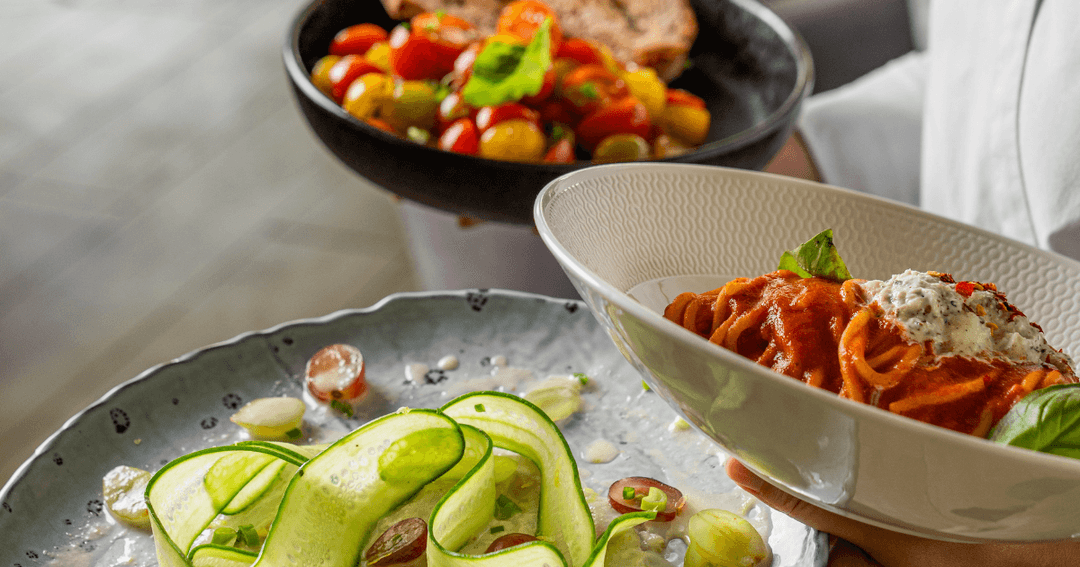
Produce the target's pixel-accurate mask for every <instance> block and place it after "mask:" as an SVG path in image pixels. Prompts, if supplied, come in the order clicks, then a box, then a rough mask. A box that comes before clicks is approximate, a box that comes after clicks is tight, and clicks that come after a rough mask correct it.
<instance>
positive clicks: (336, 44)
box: [330, 24, 389, 55]
mask: <svg viewBox="0 0 1080 567" xmlns="http://www.w3.org/2000/svg"><path fill="white" fill-rule="evenodd" d="M387 37H389V34H387V33H386V30H384V29H382V28H381V27H379V26H377V25H375V24H357V25H355V26H349V27H347V28H345V29H343V30H341V31H339V32H337V35H335V36H334V39H333V41H331V42H330V54H331V55H350V54H355V55H363V54H365V53H367V50H368V49H371V46H372V45H375V44H376V43H379V42H380V41H386V38H387Z"/></svg>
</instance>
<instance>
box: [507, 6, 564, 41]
mask: <svg viewBox="0 0 1080 567" xmlns="http://www.w3.org/2000/svg"><path fill="white" fill-rule="evenodd" d="M547 18H551V53H552V54H554V53H556V52H557V51H558V49H559V45H560V44H561V43H562V40H563V39H562V38H563V35H562V28H561V27H560V26H559V18H558V16H556V15H555V12H554V11H553V10H552V9H551V8H549V7H548V6H547V4H544V3H543V2H539V1H538V0H517V1H515V2H511V3H509V4H507V5H506V7H505V8H503V9H502V12H500V13H499V21H498V23H496V30H497V31H498V33H505V34H509V35H513V36H517V37H520V38H521V39H523V40H525V41H526V42H528V41H531V40H532V38H533V36H534V35H536V30H537V29H538V28H539V27H540V24H542V23H544V20H545V19H547Z"/></svg>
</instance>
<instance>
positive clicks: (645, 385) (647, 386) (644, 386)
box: [641, 380, 652, 392]
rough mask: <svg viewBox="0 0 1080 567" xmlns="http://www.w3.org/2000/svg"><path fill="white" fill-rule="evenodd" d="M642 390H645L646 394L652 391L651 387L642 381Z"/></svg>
mask: <svg viewBox="0 0 1080 567" xmlns="http://www.w3.org/2000/svg"><path fill="white" fill-rule="evenodd" d="M641 388H642V389H643V390H645V391H646V392H648V391H649V390H652V388H650V387H649V385H648V384H646V383H645V381H644V380H642V381H641Z"/></svg>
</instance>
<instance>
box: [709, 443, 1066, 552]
mask: <svg viewBox="0 0 1080 567" xmlns="http://www.w3.org/2000/svg"><path fill="white" fill-rule="evenodd" d="M725 469H726V471H727V474H728V476H729V477H731V480H733V481H735V483H736V484H738V485H739V486H741V487H742V488H743V490H746V491H747V492H749V493H750V494H753V495H754V496H756V497H757V498H758V499H759V500H761V501H762V502H764V503H765V504H767V505H768V506H770V507H772V508H773V509H775V510H778V511H780V512H783V513H784V514H787V515H788V516H791V517H792V518H794V519H796V520H798V521H800V522H802V523H804V524H806V525H808V526H810V527H812V528H816V529H818V530H820V531H823V532H826V533H829V534H832V535H833V536H835V537H834V538H833V539H832V540H830V541H831V542H832V546H831V547H832V549H831V552H830V554H829V567H946V566H948V567H998V566H1009V567H1029V566H1030V567H1043V566H1047V565H1080V541H1072V540H1066V541H1052V542H1040V543H986V544H971V543H952V542H944V541H938V540H932V539H926V538H921V537H917V536H912V535H907V534H902V533H898V532H893V531H890V530H887V529H884V528H879V527H876V526H871V525H868V524H864V523H862V522H859V521H857V520H852V519H850V518H845V517H843V516H840V515H838V514H833V513H832V512H828V511H826V510H823V509H821V508H818V507H817V506H814V505H812V504H809V503H807V502H804V501H802V500H799V499H798V498H796V497H794V496H791V495H790V494H788V493H786V492H784V491H782V490H780V489H779V488H776V487H775V486H773V485H771V484H769V483H768V482H765V480H763V479H762V478H761V477H759V476H757V475H755V474H754V473H752V472H750V470H749V469H747V468H746V467H745V466H743V465H742V463H740V462H738V461H736V460H735V459H728V461H727V464H726V465H725Z"/></svg>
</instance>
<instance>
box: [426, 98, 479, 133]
mask: <svg viewBox="0 0 1080 567" xmlns="http://www.w3.org/2000/svg"><path fill="white" fill-rule="evenodd" d="M460 118H473V119H475V118H476V109H475V108H473V107H471V106H469V105H468V103H466V102H465V100H464V99H463V98H461V93H460V92H452V93H450V94H448V95H446V96H445V97H443V99H442V101H441V102H439V111H438V113H436V115H435V127H436V128H437V129H438V131H439V132H445V131H446V129H447V128H449V127H450V125H451V124H453V123H454V122H455V121H456V120H458V119H460Z"/></svg>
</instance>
